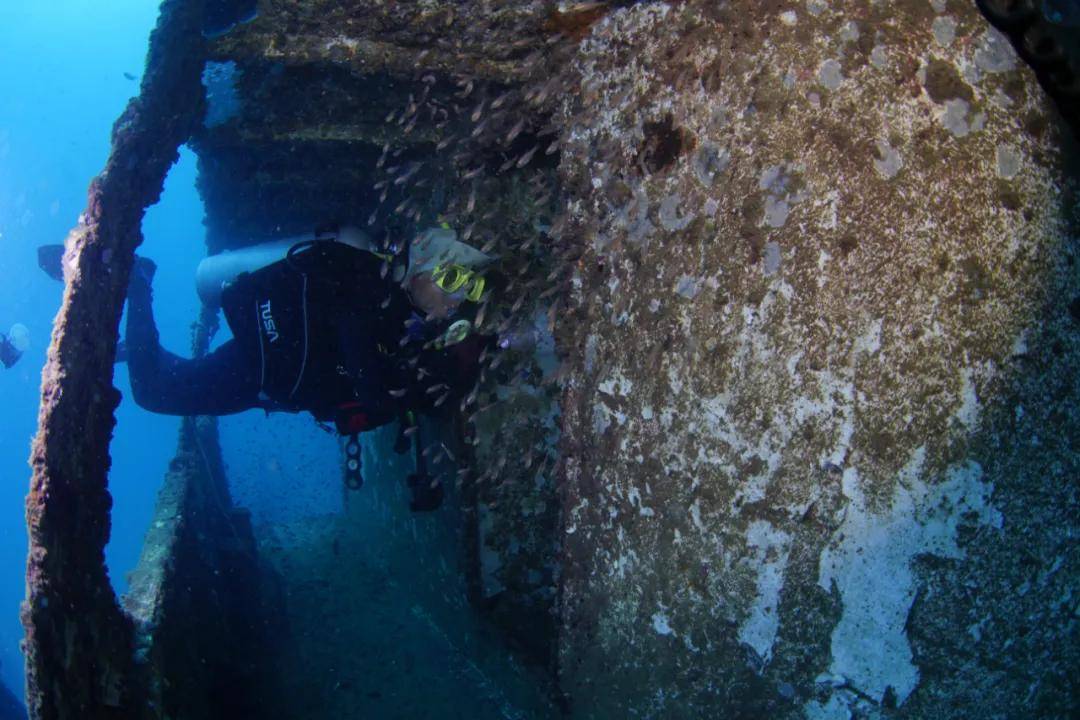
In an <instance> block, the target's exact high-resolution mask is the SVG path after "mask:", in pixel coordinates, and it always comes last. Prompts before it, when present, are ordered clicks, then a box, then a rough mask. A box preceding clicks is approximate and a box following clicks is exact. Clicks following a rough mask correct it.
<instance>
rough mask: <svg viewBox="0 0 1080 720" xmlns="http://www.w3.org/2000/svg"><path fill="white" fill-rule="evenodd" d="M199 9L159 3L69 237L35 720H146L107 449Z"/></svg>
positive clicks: (179, 120)
mask: <svg viewBox="0 0 1080 720" xmlns="http://www.w3.org/2000/svg"><path fill="white" fill-rule="evenodd" d="M202 6H203V3H202V2H200V1H199V0H165V2H163V3H162V5H161V13H160V17H159V19H158V24H157V27H156V28H155V30H154V32H153V34H152V35H151V38H150V49H149V54H148V56H147V66H146V73H145V75H144V77H143V83H142V87H141V91H140V95H139V97H137V98H135V99H133V100H132V101H131V102H130V103H129V104H128V106H127V108H126V109H125V111H124V113H123V114H122V115H121V116H120V118H119V120H117V122H116V124H115V125H114V127H113V135H112V151H111V154H110V156H109V159H108V162H107V163H106V166H105V169H104V171H103V172H102V173H101V175H99V176H98V177H97V178H96V179H94V181H93V182H92V183H91V185H90V190H89V196H88V200H87V208H86V211H85V213H84V214H83V216H82V218H81V222H80V224H79V225H78V226H77V227H76V228H75V229H74V230H72V231H71V233H70V234H69V236H68V239H67V253H66V262H65V267H66V268H67V277H66V282H67V286H66V288H65V291H64V300H63V305H62V306H61V308H60V312H59V314H58V315H57V317H56V322H55V325H54V327H53V335H52V343H51V345H50V347H49V351H48V357H47V360H46V364H45V368H44V370H43V371H42V386H41V407H40V410H39V415H38V432H37V436H36V437H35V438H34V441H33V446H32V450H31V457H30V463H31V466H32V468H33V475H32V478H31V484H30V494H29V496H28V497H27V499H26V521H27V529H28V533H29V540H30V550H29V556H28V559H27V570H26V586H27V597H26V601H25V602H24V603H23V608H22V621H23V626H24V627H25V629H26V640H25V644H24V649H25V653H26V675H27V686H26V696H27V707H28V710H29V713H30V717H31V718H34V719H42V720H53V719H54V718H57V719H59V718H103V717H109V718H121V717H122V718H135V717H141V716H142V715H143V714H144V708H143V703H142V701H141V697H142V695H143V692H142V689H141V687H140V685H141V681H140V680H139V678H138V677H137V675H136V672H135V667H134V662H133V628H132V623H131V621H130V619H129V618H128V617H127V616H126V615H125V614H124V613H123V612H122V611H121V609H120V606H119V604H118V602H117V599H116V596H115V594H114V593H113V590H112V587H111V586H110V584H109V578H108V575H107V572H106V569H105V553H104V550H105V544H106V542H107V541H108V538H109V531H110V517H109V512H110V509H111V507H112V498H111V497H110V495H109V492H108V487H107V485H108V469H109V441H110V439H111V435H112V429H113V426H114V425H115V422H116V421H115V418H114V415H113V413H114V410H115V408H116V406H117V404H118V403H119V400H120V393H119V392H118V391H117V390H116V389H115V388H114V387H113V385H112V379H113V358H114V356H115V353H116V342H117V335H118V326H119V321H120V313H121V310H122V308H123V303H124V297H125V294H126V289H127V283H128V276H129V275H130V272H131V267H132V264H133V262H134V253H135V248H136V247H137V246H138V244H139V243H140V242H141V239H142V236H141V231H140V226H141V223H142V217H143V213H144V211H145V209H146V208H147V207H148V206H150V205H152V204H153V203H155V202H157V200H158V198H159V196H160V195H161V190H162V187H163V185H164V181H165V175H166V173H167V172H168V170H169V167H170V166H171V165H172V164H173V163H174V162H175V161H176V158H177V157H178V148H179V147H180V145H181V144H183V143H184V142H186V140H187V139H188V137H189V136H190V134H191V131H192V130H193V128H194V127H195V124H196V123H197V122H198V121H199V120H200V118H201V117H202V111H203V103H204V98H203V88H202V82H201V76H202V67H203V61H204V54H205V50H204V42H203V38H202Z"/></svg>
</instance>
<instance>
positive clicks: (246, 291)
mask: <svg viewBox="0 0 1080 720" xmlns="http://www.w3.org/2000/svg"><path fill="white" fill-rule="evenodd" d="M297 249H299V251H298V252H296V251H295V250H297ZM382 263H383V260H382V259H380V258H379V257H378V256H376V255H374V254H372V253H368V252H363V251H360V250H356V249H355V248H352V247H350V246H348V245H344V244H341V243H336V242H319V243H310V244H308V245H307V246H305V247H302V248H294V252H293V253H292V254H291V256H290V258H288V259H285V260H281V261H279V262H276V263H274V264H272V265H269V266H267V267H265V268H263V269H261V270H258V271H256V272H254V273H245V274H243V275H241V276H240V277H239V278H237V279H236V281H235V282H233V283H231V284H230V285H229V286H228V287H226V288H225V290H224V292H223V294H222V308H223V310H224V313H225V317H226V319H227V320H228V322H229V326H230V328H231V329H232V331H233V336H234V337H233V339H232V340H229V341H227V342H225V343H224V344H223V345H221V347H219V348H218V349H216V350H214V351H213V352H211V353H209V354H207V355H205V356H203V357H200V358H196V359H193V360H189V359H184V358H180V357H178V356H176V355H174V354H172V353H170V352H168V351H166V350H164V349H163V348H162V347H161V346H160V344H159V342H158V332H157V329H156V327H155V325H154V318H153V313H152V309H151V290H150V284H149V282H148V281H146V280H144V279H141V278H138V277H135V278H134V279H133V280H132V282H131V285H130V287H129V290H128V319H127V339H126V342H127V349H128V367H129V371H130V375H131V388H132V393H133V395H134V398H135V401H136V402H137V403H138V404H139V405H140V406H142V407H144V408H146V409H147V410H151V411H153V412H159V413H165V414H171V415H226V414H230V413H236V412H240V411H242V410H247V409H250V408H265V409H267V410H286V411H294V412H295V411H301V410H306V411H309V412H311V413H312V414H313V415H314V416H315V417H316V418H317V419H318V420H321V421H326V422H335V423H336V424H337V425H338V430H339V431H341V432H342V433H351V432H358V431H363V430H367V429H371V428H374V427H378V426H379V425H383V424H385V423H387V422H390V421H391V420H393V419H395V418H396V417H398V416H399V415H400V414H401V413H402V412H404V410H405V409H419V410H423V409H425V407H424V406H425V404H428V403H430V402H431V399H432V397H433V396H434V395H436V394H437V393H428V392H426V390H428V389H430V388H431V387H432V386H433V385H435V384H438V383H443V382H447V383H448V384H450V385H452V386H454V387H456V388H461V387H464V386H465V385H471V383H472V381H473V380H474V378H475V375H474V373H473V372H471V371H470V370H468V369H465V371H464V372H460V371H461V370H462V366H461V364H460V362H459V359H460V358H459V357H457V355H460V353H456V354H455V353H447V352H442V351H434V350H431V349H428V350H422V348H423V346H424V344H425V342H424V341H425V340H426V339H428V338H429V337H430V332H429V331H430V329H429V328H420V329H418V328H416V327H415V326H414V327H413V332H412V333H410V332H409V327H410V322H411V320H410V319H411V318H412V317H413V308H412V305H411V303H410V302H409V300H408V296H407V295H406V294H405V292H404V291H403V290H402V289H401V288H400V286H399V285H398V283H396V282H393V281H392V280H390V279H389V276H390V275H392V274H393V273H385V272H382V267H381V266H382ZM384 276H385V278H384ZM413 322H414V321H413ZM418 356H419V357H418ZM410 360H412V362H411V363H410V362H409V361H410ZM472 360H473V361H474V362H473V364H474V365H475V356H474V357H473V358H472ZM419 367H424V368H425V369H426V371H427V372H426V373H424V375H425V377H424V380H423V381H422V382H419V381H418V380H417V375H418V374H419V373H418V368H419ZM403 391H404V392H403ZM399 395H400V397H399Z"/></svg>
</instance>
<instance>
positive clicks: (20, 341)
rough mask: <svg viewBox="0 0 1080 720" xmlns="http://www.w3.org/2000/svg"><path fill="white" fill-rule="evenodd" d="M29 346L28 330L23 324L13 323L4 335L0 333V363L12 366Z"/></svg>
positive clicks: (7, 366)
mask: <svg viewBox="0 0 1080 720" xmlns="http://www.w3.org/2000/svg"><path fill="white" fill-rule="evenodd" d="M29 347H30V331H29V330H27V329H26V326H25V325H22V324H20V323H15V324H14V325H12V326H11V330H9V331H8V333H7V334H6V335H5V334H4V333H0V363H2V364H3V366H4V367H6V368H10V367H12V366H13V365H15V363H17V362H19V358H21V357H22V356H23V353H24V352H26V350H27V349H28V348H29Z"/></svg>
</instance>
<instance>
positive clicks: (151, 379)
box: [126, 278, 260, 415]
mask: <svg viewBox="0 0 1080 720" xmlns="http://www.w3.org/2000/svg"><path fill="white" fill-rule="evenodd" d="M126 343H127V351H128V371H129V374H130V376H131V391H132V395H133V397H134V398H135V402H136V403H137V404H138V405H139V406H140V407H142V408H144V409H146V410H149V411H151V412H156V413H162V414H165V415H228V414H231V413H236V412H240V411H242V410H248V409H250V408H253V407H259V406H260V403H259V400H258V393H259V388H258V381H257V379H256V378H255V377H254V374H253V372H252V369H251V368H250V367H249V364H248V363H247V362H246V361H245V359H244V357H243V356H242V354H241V352H240V347H239V346H238V345H237V343H236V341H234V340H230V341H228V342H226V343H225V344H223V345H222V346H221V347H219V348H218V349H217V350H215V351H213V352H211V353H209V354H207V355H205V356H203V357H201V358H196V359H194V360H191V359H187V358H181V357H179V356H177V355H174V354H173V353H171V352H169V351H167V350H165V349H164V348H162V347H161V344H160V342H159V341H158V332H157V327H156V326H155V324H154V315H153V308H152V296H151V290H150V283H149V282H147V281H145V280H142V279H138V278H136V279H134V280H133V281H132V282H131V285H130V286H129V287H128V316H127V337H126Z"/></svg>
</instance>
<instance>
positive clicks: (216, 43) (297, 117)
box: [126, 18, 566, 718]
mask: <svg viewBox="0 0 1080 720" xmlns="http://www.w3.org/2000/svg"><path fill="white" fill-rule="evenodd" d="M528 19H529V18H524V19H522V18H518V22H519V23H520V22H524V21H525V20H528ZM466 20H467V19H461V22H465V21H466ZM532 20H536V18H532ZM269 23H270V21H269V19H265V18H264V19H261V20H260V19H256V20H255V21H253V22H251V23H249V24H245V25H242V26H239V27H237V28H236V29H234V30H232V31H231V32H229V33H227V34H225V35H222V36H220V37H217V38H215V39H212V40H211V41H210V44H209V45H210V53H209V58H208V60H207V61H206V63H205V65H204V66H203V71H202V73H201V80H202V85H203V87H204V91H205V95H206V112H205V114H204V116H203V118H202V121H201V123H200V125H199V126H198V127H197V129H196V130H195V132H194V134H193V136H192V138H191V139H190V143H191V146H192V147H193V148H194V150H195V152H196V154H197V156H198V165H199V170H198V179H197V185H198V190H199V193H200V196H201V198H202V201H203V203H204V205H205V227H206V233H205V236H206V245H207V253H208V254H209V255H216V254H219V253H222V252H233V251H237V250H241V249H244V248H247V247H250V246H253V245H257V244H259V243H260V242H263V241H266V240H270V239H273V238H280V237H289V236H295V235H299V234H303V233H305V232H311V230H312V229H313V228H318V227H324V226H327V225H328V224H331V225H336V226H339V227H340V226H346V225H349V226H358V227H361V228H363V229H364V230H365V232H367V233H368V234H369V235H370V236H371V237H372V238H373V239H374V240H375V242H376V244H377V245H379V246H380V247H382V248H389V247H402V246H406V245H409V244H412V243H414V241H415V240H416V238H417V237H418V236H419V235H420V234H422V233H423V232H425V231H426V230H429V229H433V228H434V229H437V230H439V231H440V232H444V233H450V234H452V235H453V236H454V237H455V238H456V239H457V240H458V241H459V242H462V243H464V244H466V245H468V246H470V247H472V248H474V249H475V250H476V251H479V252H481V253H483V254H485V255H487V256H489V257H490V258H491V259H492V261H491V263H490V264H489V265H488V266H486V268H485V270H484V277H485V280H486V282H487V283H488V284H487V291H486V292H484V293H483V294H482V295H481V296H479V297H477V298H474V299H473V302H472V306H471V308H470V314H469V318H470V321H471V322H472V323H473V326H474V332H475V333H476V334H477V335H483V336H486V337H488V338H490V343H491V348H490V352H487V353H485V355H483V356H482V369H481V372H480V378H479V381H478V382H477V384H476V385H475V387H472V388H471V389H470V390H469V391H468V392H465V393H462V396H461V397H460V398H457V399H455V400H454V401H453V403H451V404H448V405H447V406H446V407H444V408H442V409H441V410H440V411H439V412H437V413H433V417H431V418H426V419H422V420H421V424H420V426H421V434H422V436H423V437H424V438H425V443H424V447H423V454H424V456H425V457H426V461H427V463H428V466H429V471H430V472H431V474H432V475H433V476H435V477H438V478H441V480H442V483H443V485H444V487H445V488H446V498H445V501H444V503H443V507H442V508H441V509H440V510H438V511H437V512H436V513H432V514H429V515H413V514H411V513H410V511H409V492H408V487H407V483H406V478H407V477H408V475H409V474H411V473H412V472H413V471H414V470H415V469H416V468H415V460H414V458H413V457H411V454H410V453H406V454H401V453H399V452H395V451H394V449H393V446H394V444H395V439H397V428H396V427H395V425H394V424H393V423H392V424H391V425H389V426H386V427H383V428H380V429H379V430H376V431H374V432H370V433H367V434H366V435H365V436H364V438H363V441H362V444H363V455H362V465H363V468H364V478H365V483H364V485H363V487H362V488H360V489H347V488H346V487H345V485H344V483H343V471H342V464H341V463H342V448H341V447H340V446H339V444H338V442H337V440H335V438H334V437H333V436H332V435H327V434H325V433H322V432H321V431H320V430H319V429H318V428H317V427H316V425H315V424H314V423H313V422H312V421H311V420H310V418H309V417H308V416H307V415H300V416H283V415H274V416H272V417H269V418H266V417H263V416H262V415H261V414H260V413H258V412H254V413H246V414H242V415H238V416H229V417H224V418H220V419H218V420H213V419H210V418H197V419H187V420H185V421H184V423H183V426H182V429H181V437H180V446H179V448H178V453H177V458H176V459H175V460H174V462H173V466H172V468H171V470H170V473H169V476H168V477H167V478H166V485H165V488H164V490H163V491H162V497H161V499H160V500H159V507H158V514H159V517H158V518H157V519H156V521H155V523H154V526H153V527H152V529H151V533H150V535H149V536H148V539H147V544H146V547H145V548H144V554H143V562H142V563H141V564H140V568H139V569H138V570H137V571H136V573H135V574H134V577H133V582H132V586H133V588H132V592H131V594H130V595H129V597H128V598H127V599H126V606H127V608H128V610H129V611H130V612H131V614H132V615H133V617H135V618H136V621H137V630H138V631H139V633H140V635H139V638H140V639H139V652H138V653H137V659H138V660H139V661H140V662H145V663H146V664H147V665H148V666H149V667H150V669H151V671H152V675H153V677H155V678H157V679H158V680H157V682H158V685H157V686H156V690H155V693H156V695H157V703H158V705H159V706H160V707H162V708H165V707H175V706H176V703H183V702H184V701H181V700H180V698H181V697H182V696H183V694H184V693H185V692H186V693H189V694H190V693H200V692H201V693H203V697H204V702H203V703H202V704H201V705H200V706H199V707H200V708H201V709H200V710H199V712H203V713H205V712H208V711H213V712H223V711H224V709H226V708H227V709H228V710H229V711H230V712H234V713H236V712H240V713H243V712H249V711H251V709H252V708H253V707H255V704H259V705H261V706H263V707H265V706H266V705H267V704H273V705H274V706H275V707H274V710H275V711H276V712H277V713H279V714H280V716H282V717H324V716H325V717H351V716H364V717H382V716H391V715H394V714H396V715H397V716H400V715H401V714H404V715H405V716H408V717H433V718H434V717H439V718H441V717H447V716H448V715H447V713H448V712H449V713H451V714H456V715H460V716H462V717H466V716H467V717H472V718H484V717H492V718H494V717H547V716H550V715H551V714H552V713H553V712H554V710H553V704H552V703H553V697H554V693H553V692H552V691H551V687H552V686H553V684H552V682H551V678H552V672H553V669H554V639H555V625H556V623H555V618H554V607H555V578H556V574H557V569H556V562H555V558H556V552H557V547H556V544H555V540H554V538H555V537H556V534H557V533H556V524H557V517H558V516H557V511H556V508H557V505H558V503H557V499H556V496H555V486H554V473H555V468H556V444H557V442H558V438H559V435H558V406H557V392H558V385H557V383H558V379H559V372H558V368H559V364H558V359H557V357H556V355H555V352H554V339H553V337H552V334H551V328H552V327H553V325H554V321H555V318H556V317H557V315H558V312H559V307H558V305H557V303H556V302H555V299H556V296H557V295H556V291H557V290H558V289H559V287H560V282H561V277H562V273H561V271H562V269H563V268H564V267H565V265H566V257H565V251H564V250H561V249H559V248H558V247H557V246H556V242H555V241H554V240H553V237H554V236H555V235H557V233H556V232H554V231H553V225H556V224H557V222H558V220H557V207H558V203H559V200H560V195H561V190H560V188H559V184H558V181H557V175H556V166H557V164H558V158H559V155H558V141H557V134H556V132H555V129H554V126H553V125H552V123H551V117H550V113H551V107H550V103H551V101H552V99H553V98H554V97H555V96H556V95H557V94H558V88H559V82H560V80H559V78H558V77H557V76H554V75H544V74H543V72H542V71H543V70H544V63H545V62H547V61H549V60H550V59H551V57H552V55H553V54H556V53H557V52H558V48H556V47H554V46H552V45H551V44H550V43H547V42H545V38H544V37H543V36H542V35H541V34H539V33H538V32H537V28H535V27H534V28H533V29H532V30H533V32H534V38H533V39H534V41H535V47H533V48H532V49H531V50H530V51H529V52H525V51H524V50H523V49H522V48H521V47H518V48H517V49H514V50H512V51H508V52H507V51H503V50H499V52H501V53H503V56H501V57H498V58H487V59H485V58H472V59H469V58H459V64H449V65H448V64H447V63H446V61H445V58H444V59H443V60H442V61H439V62H431V63H426V62H424V56H425V54H426V52H425V50H424V49H423V48H419V49H418V48H415V47H409V46H408V45H402V46H401V47H396V48H395V49H394V50H395V51H396V52H398V53H399V54H400V55H399V57H397V58H396V61H395V62H390V63H387V64H386V65H384V66H382V67H378V68H375V69H371V68H369V67H366V66H365V65H364V63H362V62H360V60H361V59H362V58H358V57H356V56H355V52H352V51H349V52H345V54H342V52H343V51H342V50H341V49H340V48H335V47H331V48H329V50H328V52H329V53H330V54H329V55H328V56H322V57H315V58H313V57H310V56H308V55H305V54H303V53H299V54H296V55H289V54H288V53H286V54H285V55H284V56H282V55H278V54H272V55H271V54H269V53H263V52H262V50H260V49H259V48H260V47H262V43H264V42H270V41H272V40H273V37H272V34H271V35H267V34H266V33H269V32H271V31H272V29H273V25H272V24H269ZM519 27H520V26H519ZM504 32H506V30H504ZM485 43H486V41H485ZM492 47H495V48H497V47H498V45H497V44H495V45H492ZM263 49H265V47H264V48H263ZM324 49H326V48H324ZM157 299H158V302H159V303H160V301H161V299H162V298H161V296H160V295H159V297H158V298H157ZM226 337H228V330H227V327H226V325H225V323H223V322H221V319H220V318H216V319H215V317H214V313H212V312H208V311H206V310H205V309H204V310H203V311H202V312H201V315H200V318H199V321H198V323H196V328H195V342H194V346H195V350H196V353H199V352H202V351H205V350H206V349H207V348H211V347H214V346H216V345H217V344H219V343H220V342H222V340H223V339H225V338H226ZM496 343H498V344H499V345H500V347H499V349H496V347H495V345H496ZM450 405H453V406H452V407H451V406H450ZM170 564H175V565H179V566H181V569H180V570H177V569H176V568H175V567H172V566H170ZM193 586H201V587H200V590H198V591H196V592H194V593H192V592H191V588H192V587H193ZM184 588H187V590H188V592H187V593H185V592H184ZM177 604H179V607H186V608H187V612H186V613H184V614H183V615H181V614H179V613H178V612H177V610H176V608H175V606H176V605H177ZM204 615H213V616H215V617H217V618H218V619H216V620H214V621H213V622H209V623H207V625H206V627H205V628H203V629H202V630H200V634H201V632H207V631H210V632H213V633H217V634H224V635H225V636H227V637H230V640H231V642H232V646H231V647H230V648H229V649H228V650H226V651H224V652H222V651H220V650H217V651H214V652H212V653H210V657H209V658H207V657H200V656H199V653H198V652H197V651H195V650H193V649H192V648H190V647H189V648H177V647H175V646H173V645H172V643H174V642H175V639H172V640H170V638H175V637H177V636H178V635H181V634H182V632H181V631H180V628H182V627H185V626H188V627H190V625H191V624H193V623H194V624H198V623H199V622H200V619H204V620H205V619H206V618H203V617H202V616H204ZM236 623H240V624H242V625H243V628H240V629H238V628H237V626H236ZM207 639H208V638H200V639H199V640H198V641H197V642H196V643H195V645H196V646H199V645H200V644H201V643H203V642H206V640H207ZM194 662H201V663H202V664H203V666H204V669H203V670H201V671H200V672H197V673H192V674H191V675H190V676H189V677H185V678H184V680H183V681H182V682H180V681H175V680H172V679H171V678H173V676H174V675H175V674H176V673H183V672H184V668H185V667H186V666H188V665H190V664H192V663H194ZM225 668H233V669H231V670H229V671H227V672H225V670H224V669H225ZM215 669H216V672H215ZM220 672H224V673H225V674H224V677H226V678H229V682H230V683H231V684H232V685H234V686H235V688H234V691H233V692H232V695H233V697H232V699H231V700H229V701H228V702H225V701H223V700H222V697H221V695H222V693H224V692H225V685H223V682H224V681H223V680H222V679H221V677H218V673H220ZM162 680H168V681H169V682H171V683H173V686H172V687H170V688H166V687H164V686H161V685H160V681H162ZM152 685H153V682H152ZM418 686H421V687H423V688H424V690H425V692H424V693H417V692H416V688H417V687H418ZM271 688H272V689H273V692H272V693H269V694H267V691H268V690H269V689H271ZM207 693H208V694H207ZM260 695H263V697H262V698H261V700H260V701H258V702H256V701H255V700H254V698H256V697H258V696H260ZM270 696H272V698H273V699H269V698H270ZM245 698H246V699H245ZM222 703H224V704H222ZM253 703H254V704H253ZM188 711H189V712H191V708H190V706H189V708H188Z"/></svg>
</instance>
